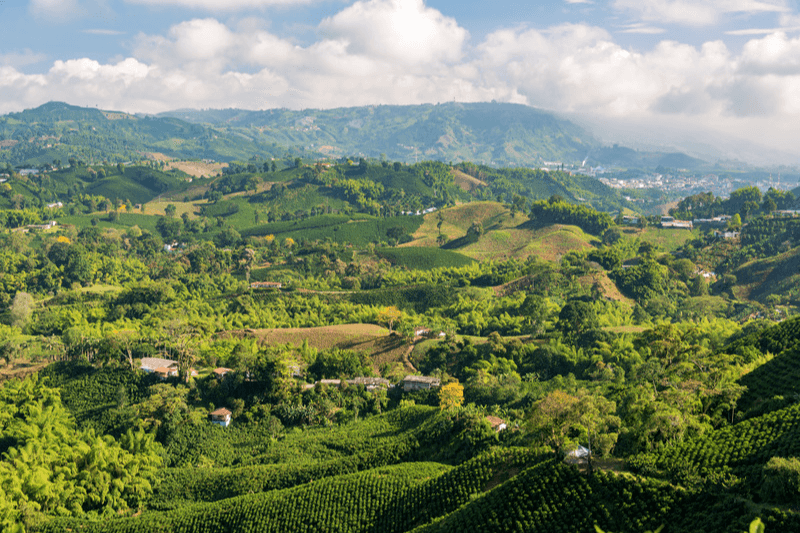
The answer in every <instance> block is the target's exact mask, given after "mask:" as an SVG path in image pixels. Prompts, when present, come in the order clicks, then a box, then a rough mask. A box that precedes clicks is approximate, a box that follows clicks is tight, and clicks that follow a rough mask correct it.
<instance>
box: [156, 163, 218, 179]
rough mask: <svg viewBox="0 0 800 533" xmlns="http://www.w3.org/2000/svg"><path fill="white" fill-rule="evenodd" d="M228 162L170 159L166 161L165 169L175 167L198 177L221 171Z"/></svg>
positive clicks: (213, 174)
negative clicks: (170, 160)
mask: <svg viewBox="0 0 800 533" xmlns="http://www.w3.org/2000/svg"><path fill="white" fill-rule="evenodd" d="M227 166H228V163H203V162H202V161H172V162H170V163H167V170H169V169H171V168H177V169H178V170H180V171H182V172H185V173H187V174H189V175H190V176H194V177H196V178H199V177H200V176H205V177H207V178H208V177H211V176H216V175H217V174H219V173H221V172H222V169H223V168H225V167H227Z"/></svg>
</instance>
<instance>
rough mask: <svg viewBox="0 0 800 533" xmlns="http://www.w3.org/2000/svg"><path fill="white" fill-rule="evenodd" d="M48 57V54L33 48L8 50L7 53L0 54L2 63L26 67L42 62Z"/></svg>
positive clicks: (0, 62)
mask: <svg viewBox="0 0 800 533" xmlns="http://www.w3.org/2000/svg"><path fill="white" fill-rule="evenodd" d="M46 58H47V56H46V55H44V54H39V53H36V52H34V51H33V50H24V51H23V52H8V53H5V54H0V65H5V66H10V67H24V66H27V65H34V64H36V63H41V62H42V61H44V60H45V59H46Z"/></svg>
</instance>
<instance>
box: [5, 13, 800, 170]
mask: <svg viewBox="0 0 800 533" xmlns="http://www.w3.org/2000/svg"><path fill="white" fill-rule="evenodd" d="M0 21H2V27H3V31H2V32H0V113H8V112H15V111H21V110H22V109H25V108H31V107H35V106H38V105H40V104H42V103H45V102H48V101H52V100H57V101H64V102H68V103H70V104H74V105H81V106H91V107H95V106H96V107H99V108H101V109H111V110H122V111H129V112H146V113H158V112H162V111H168V110H174V109H180V108H230V107H238V108H244V109H269V108H277V107H286V108H291V109H305V108H333V107H344V106H358V105H376V104H419V103H439V102H451V101H458V102H477V101H491V100H496V101H498V102H515V103H523V104H527V105H531V106H535V107H539V108H543V109H547V110H553V111H558V112H565V113H570V114H571V116H577V117H587V120H590V121H593V123H594V124H603V123H607V124H608V125H609V131H610V130H611V129H613V128H612V127H611V125H612V124H614V125H615V126H614V127H621V126H619V125H620V124H623V125H624V124H636V125H638V128H639V129H638V130H636V131H643V132H645V131H647V132H649V134H650V135H651V136H653V135H655V136H658V132H659V131H664V132H668V131H671V132H674V131H685V132H690V131H694V132H695V134H697V132H703V135H706V134H707V132H717V133H719V134H720V135H727V136H733V137H736V138H741V139H746V140H751V141H753V142H755V143H758V144H761V145H763V146H766V147H772V148H776V149H780V150H784V151H791V152H793V153H796V154H798V159H800V144H798V143H797V140H798V139H800V0H543V1H538V2H535V1H519V0H493V1H486V0H479V1H478V0H359V1H356V2H354V1H352V0H0ZM622 127H624V126H622ZM665 135H666V133H665ZM796 144H797V146H795V145H796Z"/></svg>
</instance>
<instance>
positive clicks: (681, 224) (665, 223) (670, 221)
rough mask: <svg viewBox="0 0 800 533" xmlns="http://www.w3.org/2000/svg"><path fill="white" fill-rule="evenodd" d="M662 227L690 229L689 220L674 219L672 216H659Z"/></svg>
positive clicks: (690, 222)
mask: <svg viewBox="0 0 800 533" xmlns="http://www.w3.org/2000/svg"><path fill="white" fill-rule="evenodd" d="M661 227H662V228H676V229H692V227H693V226H692V221H691V220H675V218H673V217H667V216H664V217H661Z"/></svg>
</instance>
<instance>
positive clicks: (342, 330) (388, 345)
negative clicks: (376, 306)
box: [243, 324, 413, 372]
mask: <svg viewBox="0 0 800 533" xmlns="http://www.w3.org/2000/svg"><path fill="white" fill-rule="evenodd" d="M243 333H244V334H246V335H248V336H252V337H255V338H256V339H257V340H258V342H259V343H263V344H287V343H292V344H294V345H296V346H300V345H301V344H303V341H308V345H309V346H311V347H312V348H316V349H318V350H327V349H331V348H339V349H343V350H353V351H358V352H363V353H366V354H368V355H369V356H370V357H371V358H372V361H373V366H374V370H375V371H376V372H378V371H379V370H380V368H381V366H383V365H385V364H392V363H398V362H400V363H404V364H405V365H406V370H408V371H412V370H413V369H412V368H411V367H410V366H408V364H407V363H406V362H405V361H407V359H405V357H404V355H405V354H407V352H408V351H409V349H410V346H409V345H408V344H406V343H405V342H404V341H403V340H402V338H401V337H399V336H397V335H393V334H391V333H390V332H389V330H388V329H386V328H382V327H380V326H376V325H373V324H342V325H337V326H321V327H316V328H277V329H253V330H247V331H246V332H243Z"/></svg>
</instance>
